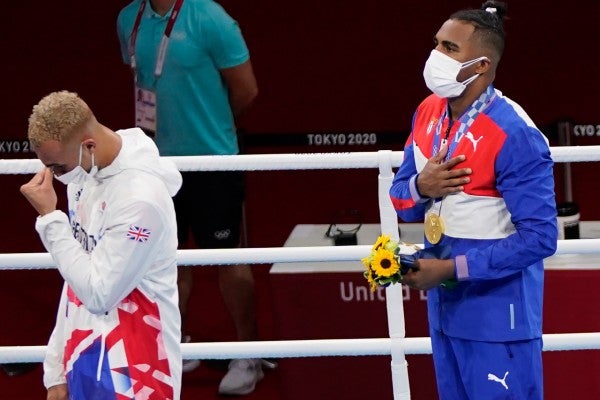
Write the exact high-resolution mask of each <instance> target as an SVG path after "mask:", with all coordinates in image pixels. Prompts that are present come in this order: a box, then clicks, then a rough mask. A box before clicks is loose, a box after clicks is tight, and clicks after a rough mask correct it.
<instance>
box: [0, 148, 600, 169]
mask: <svg viewBox="0 0 600 400" xmlns="http://www.w3.org/2000/svg"><path fill="white" fill-rule="evenodd" d="M550 151H551V154H552V159H553V160H554V162H581V161H600V146H570V147H551V148H550ZM379 154H380V152H353V153H299V154H243V155H235V156H186V157H165V158H167V159H171V160H173V161H174V162H175V164H176V165H177V167H178V168H179V169H180V170H181V171H241V170H247V171H269V170H271V171H272V170H308V169H350V168H377V167H378V166H379V157H380V155H379ZM391 154H392V155H391V158H392V160H391V162H392V167H398V166H399V165H400V164H401V163H402V160H403V157H404V153H403V152H402V151H393V152H391ZM41 167H42V163H41V162H40V161H39V160H37V159H30V160H29V159H20V160H5V159H0V175H1V174H34V173H36V172H37V171H39V170H40V168H41Z"/></svg>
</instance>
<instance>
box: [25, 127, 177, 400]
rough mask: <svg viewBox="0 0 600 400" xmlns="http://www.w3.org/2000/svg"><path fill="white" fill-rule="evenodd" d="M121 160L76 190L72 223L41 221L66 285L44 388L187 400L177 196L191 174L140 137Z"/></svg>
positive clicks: (135, 135) (79, 394) (57, 215)
mask: <svg viewBox="0 0 600 400" xmlns="http://www.w3.org/2000/svg"><path fill="white" fill-rule="evenodd" d="M116 133H117V134H118V135H120V136H121V138H122V147H121V150H120V152H119V154H118V155H117V157H116V158H115V160H114V161H113V162H112V163H111V164H110V165H108V166H106V167H104V168H102V169H101V170H99V171H98V172H97V173H96V174H95V175H94V176H88V177H87V178H86V179H85V181H84V182H82V183H80V184H74V183H71V184H69V185H68V187H67V193H68V205H69V217H67V215H66V214H65V213H63V212H62V211H58V210H57V211H53V212H52V213H49V214H47V215H44V216H42V217H39V218H38V219H37V222H36V230H37V231H38V233H39V235H40V237H41V239H42V242H43V243H44V246H45V247H46V249H47V250H48V252H49V253H50V254H51V255H52V257H53V259H54V261H55V263H56V265H57V267H58V270H59V271H60V273H61V275H62V277H63V278H64V280H65V285H64V288H63V292H62V296H61V301H60V305H59V309H58V314H57V318H56V325H55V328H54V331H53V332H52V335H51V337H50V340H49V343H48V351H47V354H46V359H45V361H44V385H45V386H46V387H51V386H54V385H57V384H61V383H65V382H66V383H67V384H68V387H69V395H70V396H71V398H74V399H88V398H117V397H116V396H115V394H119V395H122V396H124V397H118V398H130V399H138V398H140V399H141V398H144V399H161V400H165V399H174V400H176V399H179V397H180V390H181V352H180V339H181V321H180V314H179V309H178V293H177V268H176V267H177V266H176V252H177V227H176V220H175V211H174V208H173V201H172V198H171V197H172V196H174V195H175V193H177V191H178V190H179V188H180V186H181V174H180V173H179V171H178V170H177V167H176V166H175V165H174V164H173V163H172V162H170V161H168V160H166V159H164V158H160V156H159V153H158V149H157V148H156V146H155V145H154V143H153V141H152V140H151V139H150V138H148V137H147V136H146V135H145V134H144V133H143V132H142V131H141V130H140V129H138V128H133V129H127V130H121V131H117V132H116Z"/></svg>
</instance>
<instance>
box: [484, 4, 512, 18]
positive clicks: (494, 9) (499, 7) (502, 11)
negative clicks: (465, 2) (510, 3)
mask: <svg viewBox="0 0 600 400" xmlns="http://www.w3.org/2000/svg"><path fill="white" fill-rule="evenodd" d="M481 9H482V10H483V11H485V12H487V13H490V14H494V15H496V16H497V17H498V18H500V19H501V20H502V19H504V16H505V15H506V4H505V3H503V2H500V1H486V2H485V3H483V4H482V5H481Z"/></svg>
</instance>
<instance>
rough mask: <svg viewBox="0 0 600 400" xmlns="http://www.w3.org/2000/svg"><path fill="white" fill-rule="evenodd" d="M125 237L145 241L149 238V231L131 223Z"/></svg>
mask: <svg viewBox="0 0 600 400" xmlns="http://www.w3.org/2000/svg"><path fill="white" fill-rule="evenodd" d="M127 238H128V239H131V240H135V241H136V242H142V243H146V242H147V241H148V239H149V238H150V231H149V230H148V229H146V228H140V227H139V226H134V225H131V226H129V230H128V231H127Z"/></svg>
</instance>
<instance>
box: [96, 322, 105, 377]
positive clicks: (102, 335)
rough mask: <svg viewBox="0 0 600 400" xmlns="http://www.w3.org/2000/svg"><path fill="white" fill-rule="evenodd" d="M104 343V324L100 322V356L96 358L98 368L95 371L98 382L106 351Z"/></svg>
mask: <svg viewBox="0 0 600 400" xmlns="http://www.w3.org/2000/svg"><path fill="white" fill-rule="evenodd" d="M105 347H106V344H105V343H104V324H102V333H101V335H100V358H99V359H98V370H97V371H96V380H97V381H98V382H100V376H101V375H102V364H103V362H104V352H105V351H106V348H105Z"/></svg>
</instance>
